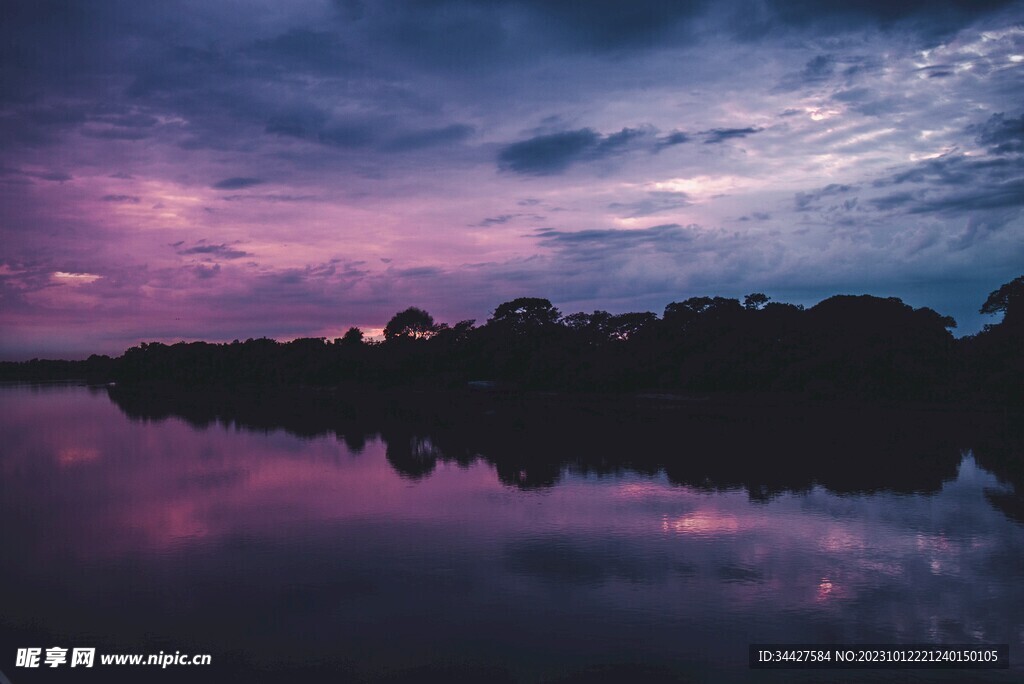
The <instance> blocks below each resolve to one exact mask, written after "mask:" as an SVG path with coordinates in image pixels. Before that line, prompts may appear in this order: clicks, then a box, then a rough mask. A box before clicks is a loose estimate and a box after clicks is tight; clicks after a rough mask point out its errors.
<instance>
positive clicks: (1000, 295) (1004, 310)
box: [981, 276, 1024, 328]
mask: <svg viewBox="0 0 1024 684" xmlns="http://www.w3.org/2000/svg"><path fill="white" fill-rule="evenodd" d="M981 313H983V314H997V313H1001V314H1003V323H1002V324H1003V325H1005V326H1006V327H1007V328H1021V327H1024V276H1018V277H1017V278H1014V279H1013V280H1011V281H1010V282H1008V283H1005V284H1004V285H1002V286H1001V287H1000V288H999V289H998V290H995V291H994V292H992V293H991V294H989V296H988V299H986V300H985V303H984V304H982V305H981Z"/></svg>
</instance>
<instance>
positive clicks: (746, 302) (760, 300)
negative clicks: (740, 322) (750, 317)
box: [743, 292, 771, 311]
mask: <svg viewBox="0 0 1024 684" xmlns="http://www.w3.org/2000/svg"><path fill="white" fill-rule="evenodd" d="M769 299H771V297H769V296H768V295H766V294H764V293H762V292H751V293H750V294H748V295H747V296H746V297H744V298H743V308H744V309H747V310H754V311H760V310H761V309H763V308H764V305H765V304H767V303H768V300H769Z"/></svg>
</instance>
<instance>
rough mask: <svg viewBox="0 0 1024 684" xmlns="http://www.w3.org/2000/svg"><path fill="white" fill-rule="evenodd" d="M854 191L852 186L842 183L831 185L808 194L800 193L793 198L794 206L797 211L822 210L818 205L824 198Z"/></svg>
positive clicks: (807, 192)
mask: <svg viewBox="0 0 1024 684" xmlns="http://www.w3.org/2000/svg"><path fill="white" fill-rule="evenodd" d="M851 190H854V187H853V186H852V185H845V184H842V183H829V184H828V185H826V186H825V187H823V188H818V189H817V190H808V191H806V192H798V193H796V195H794V197H793V204H794V205H795V209H796V210H797V211H809V210H812V209H820V208H821V207H820V206H819V205H817V204H815V203H816V202H818V201H819V200H821V199H822V198H824V197H830V196H835V195H842V194H845V193H848V192H850V191H851Z"/></svg>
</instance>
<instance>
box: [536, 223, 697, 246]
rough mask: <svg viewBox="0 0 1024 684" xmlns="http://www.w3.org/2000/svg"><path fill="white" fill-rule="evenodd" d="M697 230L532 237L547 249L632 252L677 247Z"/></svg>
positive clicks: (669, 226)
mask: <svg viewBox="0 0 1024 684" xmlns="http://www.w3.org/2000/svg"><path fill="white" fill-rule="evenodd" d="M695 235H696V230H695V229H694V228H693V227H692V226H687V227H683V226H681V225H679V224H678V223H666V224H663V225H658V226H651V227H650V228H639V229H620V228H606V229H593V230H577V231H562V230H554V229H551V228H548V229H544V230H538V231H537V232H536V233H535V236H536V237H537V238H538V239H539V240H540V243H541V244H542V245H544V246H547V247H557V248H572V249H574V250H579V251H580V252H584V251H590V250H594V251H602V252H603V251H605V250H620V249H633V248H635V247H639V246H642V245H678V244H679V243H685V242H690V241H692V240H693V239H694V237H695Z"/></svg>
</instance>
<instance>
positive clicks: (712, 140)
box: [698, 127, 763, 145]
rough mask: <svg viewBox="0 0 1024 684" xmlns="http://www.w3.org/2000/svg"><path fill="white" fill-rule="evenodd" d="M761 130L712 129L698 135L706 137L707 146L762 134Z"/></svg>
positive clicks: (748, 128) (751, 128) (750, 128)
mask: <svg viewBox="0 0 1024 684" xmlns="http://www.w3.org/2000/svg"><path fill="white" fill-rule="evenodd" d="M761 130H763V129H760V128H753V127H747V128H712V129H711V130H709V131H701V132H700V133H699V134H698V135H703V136H704V143H705V144H707V145H717V144H718V143H723V142H725V141H726V140H733V139H735V138H746V137H747V136H748V135H753V134H754V133H760V132H761Z"/></svg>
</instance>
